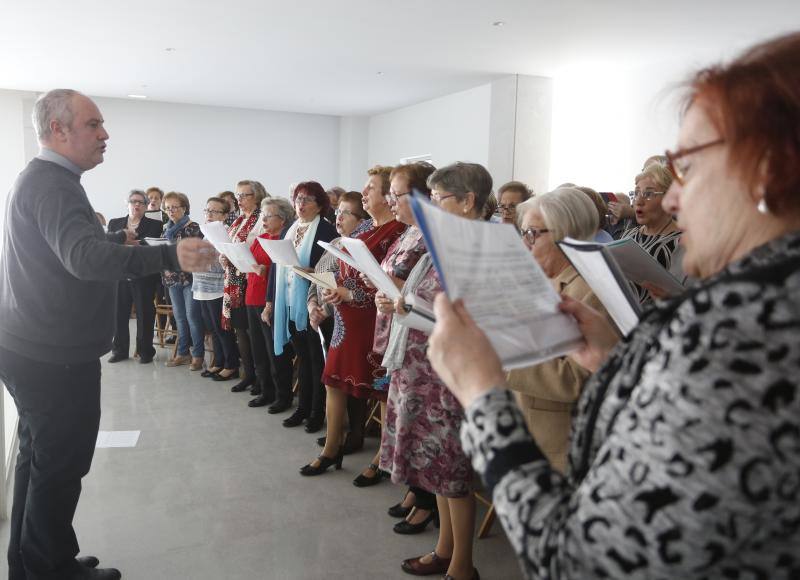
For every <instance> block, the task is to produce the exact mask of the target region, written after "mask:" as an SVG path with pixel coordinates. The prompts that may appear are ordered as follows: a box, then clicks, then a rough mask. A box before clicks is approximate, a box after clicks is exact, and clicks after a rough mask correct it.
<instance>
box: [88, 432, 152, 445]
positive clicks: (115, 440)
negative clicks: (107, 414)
mask: <svg viewBox="0 0 800 580" xmlns="http://www.w3.org/2000/svg"><path fill="white" fill-rule="evenodd" d="M141 433H142V432H141V431H100V432H98V433H97V443H96V444H95V447H96V448H97V449H108V448H113V447H136V444H137V443H138V442H139V435H141Z"/></svg>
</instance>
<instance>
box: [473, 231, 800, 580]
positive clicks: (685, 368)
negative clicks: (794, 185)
mask: <svg viewBox="0 0 800 580" xmlns="http://www.w3.org/2000/svg"><path fill="white" fill-rule="evenodd" d="M798 332H800V233H799V232H795V233H792V234H789V235H787V236H784V237H783V238H780V239H777V240H773V241H772V242H770V243H769V244H766V245H764V246H761V247H760V248H758V249H756V250H754V251H753V252H751V253H750V255H748V256H747V257H745V258H743V259H742V260H740V261H739V262H736V263H734V264H732V265H730V266H729V267H728V268H727V269H726V270H724V271H722V272H720V273H719V274H717V275H716V276H714V277H712V278H710V279H709V280H707V281H704V282H702V283H697V284H695V285H694V286H693V287H692V288H690V289H689V290H688V291H687V292H686V293H684V295H682V296H680V297H677V298H674V299H671V300H669V301H664V302H659V303H657V304H656V305H655V307H654V308H652V309H650V310H648V311H647V312H646V313H645V315H644V316H643V318H642V320H641V322H640V324H639V326H638V327H637V328H636V329H634V331H633V332H631V334H630V335H629V336H628V338H627V339H625V340H624V342H622V343H621V344H619V345H618V346H617V348H616V349H615V350H614V351H613V352H612V354H611V356H610V358H609V360H608V361H607V362H606V363H605V365H604V366H603V367H602V368H601V369H600V370H599V371H598V372H597V373H596V374H595V375H594V376H593V377H592V378H590V379H589V380H588V381H587V383H586V385H585V387H584V391H583V395H582V397H581V399H580V401H579V403H578V407H577V413H576V416H575V418H574V422H573V426H572V441H571V449H570V455H569V470H568V472H567V475H565V476H562V475H560V474H558V473H557V472H556V471H554V470H553V469H552V468H551V467H550V465H549V464H548V462H547V461H546V460H545V459H544V457H543V455H542V453H541V451H540V450H539V448H538V447H537V446H536V443H535V442H534V441H533V439H532V438H531V436H530V435H529V434H528V432H527V430H526V428H525V422H524V420H523V417H522V415H521V413H520V411H519V409H518V408H517V407H516V406H515V405H514V404H513V400H512V398H511V395H510V394H509V393H508V392H507V391H503V390H500V389H493V390H492V391H490V392H489V393H487V394H485V395H483V396H482V397H480V398H479V399H477V400H476V401H474V402H473V404H472V405H470V407H469V408H468V409H467V422H465V424H464V427H463V428H462V432H461V439H462V444H463V445H464V449H465V450H466V451H467V453H468V454H469V455H470V456H471V457H472V464H473V466H474V468H475V469H476V471H478V472H479V473H481V474H482V475H483V478H484V480H485V482H486V484H487V486H488V487H489V488H490V489H491V490H493V498H494V505H495V508H496V509H497V513H498V515H499V516H500V519H501V521H502V523H503V526H504V528H505V530H506V532H507V534H508V537H509V538H510V540H511V542H512V544H513V546H514V549H515V551H516V552H517V555H518V557H519V558H520V560H521V563H522V568H523V571H524V572H525V575H526V576H527V577H528V578H765V579H767V578H769V579H773V578H800V550H798V546H800V393H799V392H798V376H800V341H798Z"/></svg>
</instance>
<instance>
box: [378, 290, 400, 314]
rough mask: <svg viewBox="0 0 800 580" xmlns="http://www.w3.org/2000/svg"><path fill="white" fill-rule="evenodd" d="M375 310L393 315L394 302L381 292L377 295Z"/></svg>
mask: <svg viewBox="0 0 800 580" xmlns="http://www.w3.org/2000/svg"><path fill="white" fill-rule="evenodd" d="M375 308H377V309H378V312H380V313H381V314H391V313H392V312H394V309H395V306H394V302H392V300H391V299H390V298H389V297H388V296H387V295H386V294H384V293H383V292H380V291H379V292H376V293H375Z"/></svg>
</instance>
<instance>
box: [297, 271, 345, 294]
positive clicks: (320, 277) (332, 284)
mask: <svg viewBox="0 0 800 580" xmlns="http://www.w3.org/2000/svg"><path fill="white" fill-rule="evenodd" d="M292 270H293V271H294V273H295V274H297V275H298V276H302V277H303V278H305V279H306V280H308V281H309V282H312V283H314V284H316V285H317V286H319V287H320V288H325V289H326V290H336V276H335V275H334V273H333V272H306V271H305V270H301V269H300V268H292Z"/></svg>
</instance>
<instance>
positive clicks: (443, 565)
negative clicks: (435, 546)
mask: <svg viewBox="0 0 800 580" xmlns="http://www.w3.org/2000/svg"><path fill="white" fill-rule="evenodd" d="M428 555H430V557H431V561H430V562H428V563H427V564H425V563H424V562H421V560H422V558H424V557H425V556H428ZM400 567H401V568H402V569H403V572H405V573H406V574H413V575H414V576H431V575H433V574H444V573H446V572H447V568H449V567H450V558H442V557H441V556H437V555H436V552H435V551H434V552H431V553H430V554H424V555H422V556H418V557H416V558H409V559H408V560H403V563H402V564H401V565H400Z"/></svg>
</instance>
